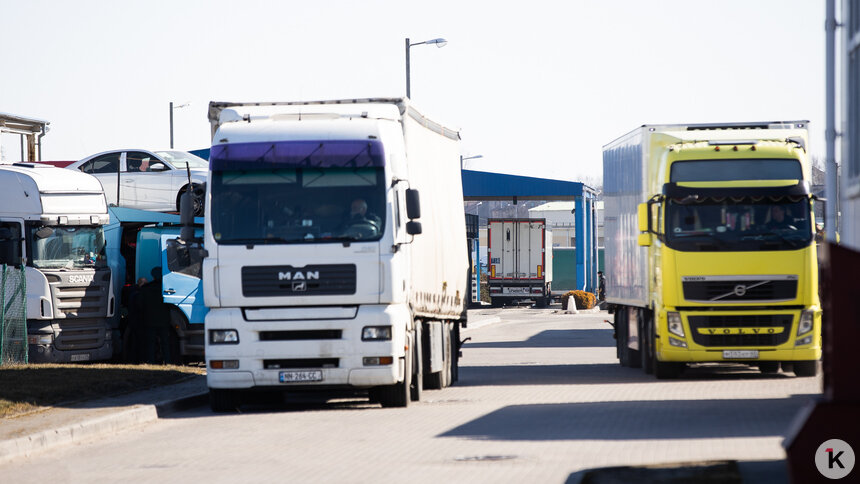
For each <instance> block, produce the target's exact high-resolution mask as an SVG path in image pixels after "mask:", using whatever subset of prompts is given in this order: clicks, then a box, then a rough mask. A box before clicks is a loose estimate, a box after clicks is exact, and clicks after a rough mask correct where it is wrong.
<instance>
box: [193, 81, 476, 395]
mask: <svg viewBox="0 0 860 484" xmlns="http://www.w3.org/2000/svg"><path fill="white" fill-rule="evenodd" d="M209 120H210V123H211V124H212V131H213V139H212V149H211V154H210V165H209V166H210V173H209V182H208V183H207V194H206V196H207V202H206V221H205V230H204V233H205V235H204V238H205V240H204V246H205V248H206V250H207V251H208V254H207V256H206V258H205V259H204V261H203V288H204V297H205V302H206V306H207V307H209V308H210V310H209V312H208V314H207V315H206V322H205V330H206V348H205V354H206V362H207V382H208V386H209V389H210V397H211V398H210V401H211V405H212V408H213V410H215V411H229V410H231V409H235V408H236V407H237V406H238V405H239V404H241V403H242V399H243V396H244V393H245V391H248V390H254V389H256V390H276V391H282V392H283V391H285V392H291V391H294V392H298V391H308V390H310V391H320V390H324V391H326V392H338V391H341V390H345V391H347V392H350V393H361V394H364V393H365V392H366V393H367V394H368V396H369V397H370V399H371V401H375V402H379V403H381V404H382V405H383V406H399V407H402V406H406V405H408V403H409V401H410V400H413V401H414V400H418V399H419V398H420V394H421V391H422V388H423V387H430V388H442V387H445V386H447V385H449V384H451V383H452V382H453V381H455V380H456V379H457V368H458V366H457V364H458V358H459V347H460V336H459V334H460V327H461V325H465V323H466V306H465V304H466V298H467V273H468V260H467V253H466V234H465V219H464V213H463V193H462V182H461V178H460V164H459V162H460V160H459V149H458V142H459V133H458V132H457V131H454V130H451V129H449V128H446V127H444V126H442V125H440V124H438V123H436V122H434V121H431V120H430V119H428V118H426V117H425V116H423V115H422V114H421V113H419V112H418V111H417V110H416V109H415V108H414V107H413V106H412V105H411V103H410V102H409V100H408V99H400V98H398V99H363V100H340V101H320V102H279V103H223V102H212V103H210V106H209ZM419 194H420V202H419Z"/></svg>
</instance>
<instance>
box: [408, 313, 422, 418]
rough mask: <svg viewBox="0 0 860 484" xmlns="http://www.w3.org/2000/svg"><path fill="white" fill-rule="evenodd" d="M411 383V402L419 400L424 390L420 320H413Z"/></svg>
mask: <svg viewBox="0 0 860 484" xmlns="http://www.w3.org/2000/svg"><path fill="white" fill-rule="evenodd" d="M411 351H412V385H411V386H410V387H409V397H410V398H411V399H412V401H413V402H419V401H421V393H422V392H423V391H424V372H423V371H422V367H423V366H422V364H421V362H422V361H423V356H422V355H423V353H422V351H421V321H415V330H414V331H413V332H412V348H411Z"/></svg>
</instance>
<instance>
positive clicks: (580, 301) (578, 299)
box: [561, 291, 597, 311]
mask: <svg viewBox="0 0 860 484" xmlns="http://www.w3.org/2000/svg"><path fill="white" fill-rule="evenodd" d="M570 296H573V300H574V302H575V303H576V309H591V308H593V307H594V304H595V303H596V302H597V300H596V298H595V297H594V294H592V293H590V292H585V291H568V292H567V293H566V294H565V295H564V296H563V297H562V299H561V309H563V310H565V311H566V310H567V301H568V297H570Z"/></svg>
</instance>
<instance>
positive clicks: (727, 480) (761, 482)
mask: <svg viewBox="0 0 860 484" xmlns="http://www.w3.org/2000/svg"><path fill="white" fill-rule="evenodd" d="M628 482H635V483H637V484H657V483H666V482H678V483H681V482H683V483H696V484H710V483H713V484H717V483H719V484H742V483H755V484H782V483H787V482H788V468H787V466H786V462H785V461H784V460H767V461H705V462H687V463H671V464H657V465H650V466H626V467H602V468H594V469H584V470H581V471H578V472H574V473H573V474H571V475H570V476H568V478H567V480H566V481H565V483H566V484H602V483H628Z"/></svg>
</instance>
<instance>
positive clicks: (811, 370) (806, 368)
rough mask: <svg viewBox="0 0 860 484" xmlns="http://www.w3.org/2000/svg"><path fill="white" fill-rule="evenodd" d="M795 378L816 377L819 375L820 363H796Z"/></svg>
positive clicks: (813, 361)
mask: <svg viewBox="0 0 860 484" xmlns="http://www.w3.org/2000/svg"><path fill="white" fill-rule="evenodd" d="M794 374H795V376H815V375H817V374H818V362H817V361H815V360H812V361H795V362H794Z"/></svg>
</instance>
